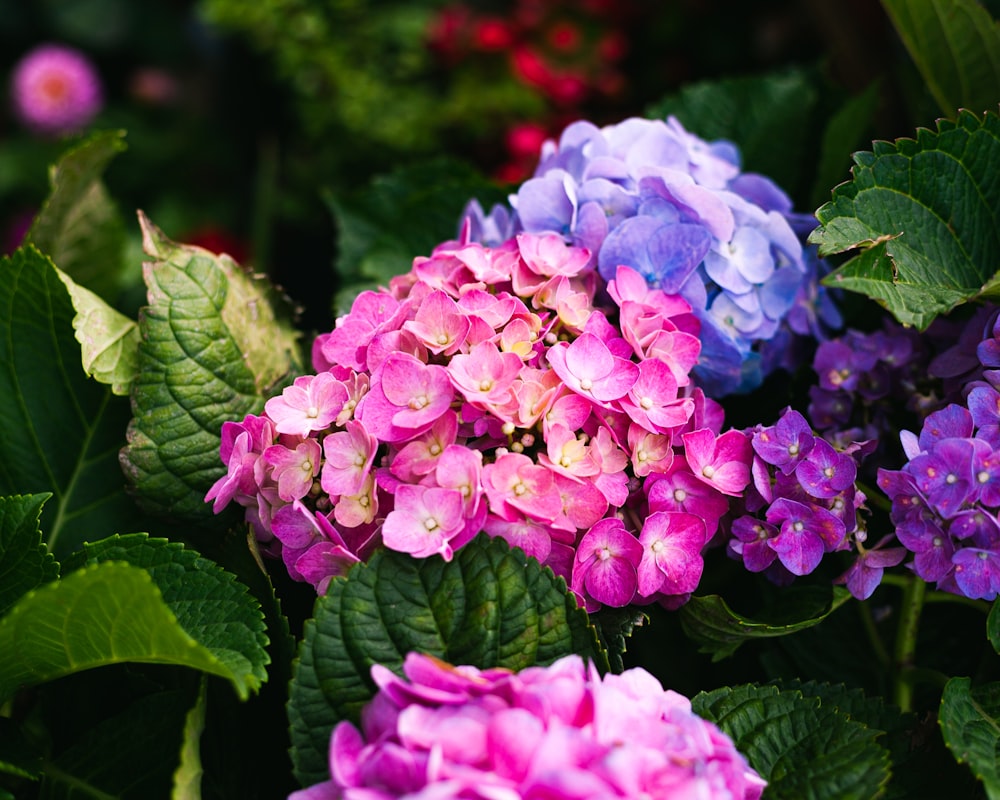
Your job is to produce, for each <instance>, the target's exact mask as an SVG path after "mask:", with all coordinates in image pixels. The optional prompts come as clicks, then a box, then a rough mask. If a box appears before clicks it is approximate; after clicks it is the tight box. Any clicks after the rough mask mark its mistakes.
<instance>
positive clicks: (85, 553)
mask: <svg viewBox="0 0 1000 800" xmlns="http://www.w3.org/2000/svg"><path fill="white" fill-rule="evenodd" d="M105 562H126V563H128V564H132V565H133V566H136V567H142V568H143V569H144V570H146V572H148V573H149V575H150V577H152V579H153V582H154V583H155V584H156V585H157V587H158V588H159V590H160V593H161V594H162V596H163V601H164V602H165V603H166V604H167V607H168V608H169V609H170V610H171V611H172V612H173V613H174V614H175V615H176V617H177V622H178V623H179V624H180V626H181V627H182V628H183V629H184V630H185V631H186V632H187V633H188V634H189V635H190V636H191V637H192V638H193V639H194V640H195V641H197V642H198V643H199V644H200V645H202V646H203V647H205V648H206V649H208V650H210V651H211V652H212V654H213V655H214V656H215V658H217V659H218V660H219V661H220V662H222V663H223V664H225V665H226V666H227V668H228V669H229V672H230V673H232V674H233V675H236V676H239V683H238V687H239V686H247V687H251V688H254V689H256V687H257V686H259V685H260V684H262V683H264V682H265V681H266V680H267V670H266V666H267V663H268V660H269V658H268V655H267V650H266V647H267V643H268V639H267V634H266V633H265V630H264V617H263V613H262V612H261V610H260V604H259V603H258V602H257V600H256V598H254V597H253V596H252V595H251V594H250V593H249V591H247V587H246V586H244V585H243V584H242V583H240V582H239V581H237V580H236V579H235V577H234V576H233V575H232V574H231V573H229V572H226V571H225V570H223V569H222V568H221V567H219V565H218V564H216V563H215V562H214V561H210V560H209V559H207V558H203V557H202V556H201V555H199V554H198V553H197V552H195V551H194V550H190V549H187V548H185V547H184V546H183V545H182V544H180V543H179V542H171V541H168V540H166V539H151V538H149V537H148V536H147V535H146V534H144V533H133V534H129V535H127V536H109V537H108V538H106V539H101V540H100V541H98V542H95V543H93V544H86V545H84V547H83V549H82V550H80V551H79V552H77V553H74V554H73V556H71V557H70V558H69V559H68V560H67V561H65V562H64V564H63V569H64V571H65V572H69V571H70V570H74V569H79V568H81V567H83V566H85V565H88V566H92V565H95V564H101V563H105ZM240 694H241V696H246V692H245V691H242V690H241V691H240Z"/></svg>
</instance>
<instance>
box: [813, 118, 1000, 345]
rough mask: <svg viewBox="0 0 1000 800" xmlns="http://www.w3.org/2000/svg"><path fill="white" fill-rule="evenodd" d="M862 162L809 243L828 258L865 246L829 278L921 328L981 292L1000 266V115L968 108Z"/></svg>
mask: <svg viewBox="0 0 1000 800" xmlns="http://www.w3.org/2000/svg"><path fill="white" fill-rule="evenodd" d="M854 162H855V166H854V168H853V169H852V176H853V177H852V180H851V181H850V182H849V183H844V184H841V185H840V186H838V187H837V188H836V189H834V191H833V199H832V200H831V201H830V202H829V203H827V204H826V205H824V206H822V207H821V208H820V209H819V210H818V211H817V212H816V216H817V218H818V219H819V221H820V223H821V226H820V227H819V228H817V229H816V230H815V231H813V233H812V234H811V235H810V237H809V240H810V241H811V242H813V243H814V244H818V245H819V249H820V255H829V254H831V253H840V252H844V251H847V250H853V249H857V248H861V249H862V252H861V253H860V254H859V255H857V256H856V257H855V258H853V259H851V260H850V261H848V262H847V263H846V264H845V265H844V266H842V267H841V268H840V269H838V270H836V271H835V272H833V273H831V274H830V275H828V276H827V277H826V279H825V280H824V282H825V283H826V284H827V285H828V286H832V287H837V288H843V289H850V290H852V291H857V292H861V293H862V294H866V295H868V296H869V297H871V298H873V299H874V300H876V301H877V302H879V303H881V304H882V305H884V306H885V307H886V308H887V309H888V310H889V311H890V312H892V313H893V314H894V315H895V317H896V319H898V320H899V321H900V322H902V323H904V324H907V325H915V326H917V327H920V328H925V327H926V326H927V325H929V324H930V323H931V322H932V321H933V320H934V318H935V317H936V316H938V315H939V314H944V313H946V312H948V311H950V310H951V309H952V308H954V307H955V306H957V305H959V304H960V303H963V302H966V301H969V300H974V299H976V298H978V297H980V296H981V295H982V293H983V290H984V287H985V286H986V285H987V284H989V283H990V281H991V280H992V279H993V277H994V276H995V275H996V273H997V272H998V270H1000V257H998V255H997V254H998V253H1000V116H998V115H997V113H996V112H994V111H991V112H988V113H986V114H985V115H983V116H977V115H975V114H972V113H971V112H962V113H961V114H960V115H959V117H958V121H957V122H950V121H948V120H939V121H938V126H937V130H936V131H930V130H926V129H921V130H919V131H918V132H917V138H916V139H899V140H897V141H896V142H895V143H890V142H875V144H874V150H873V152H864V153H856V154H855V156H854Z"/></svg>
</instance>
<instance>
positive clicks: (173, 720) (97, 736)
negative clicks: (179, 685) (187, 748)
mask: <svg viewBox="0 0 1000 800" xmlns="http://www.w3.org/2000/svg"><path fill="white" fill-rule="evenodd" d="M190 704H191V698H190V696H189V693H188V692H185V691H181V690H171V691H164V692H158V693H156V694H151V695H148V696H146V697H142V698H139V699H138V700H135V701H134V702H133V703H131V704H130V705H129V706H127V707H126V708H125V709H124V710H123V711H121V712H120V713H118V714H116V715H115V716H113V717H111V718H110V719H106V720H103V721H102V722H101V723H100V724H98V725H96V726H95V727H94V728H93V729H92V730H90V731H88V732H87V733H86V734H84V735H83V736H82V737H81V738H80V739H79V740H78V741H76V742H74V743H73V745H72V746H70V747H68V748H67V749H66V750H64V751H63V752H60V753H59V754H58V755H57V756H55V757H54V758H53V759H52V760H51V761H49V762H47V763H46V764H45V777H44V779H43V793H42V797H43V798H44V800H89V799H90V798H94V799H95V800H97V799H98V798H99V800H111V799H113V800H149V798H153V797H168V796H169V792H170V788H171V783H172V776H173V773H174V770H175V769H177V766H178V763H179V761H180V756H179V753H180V749H181V739H182V733H183V730H184V725H185V720H186V717H187V714H188V710H189V708H190ZM194 798H195V799H196V798H197V795H194Z"/></svg>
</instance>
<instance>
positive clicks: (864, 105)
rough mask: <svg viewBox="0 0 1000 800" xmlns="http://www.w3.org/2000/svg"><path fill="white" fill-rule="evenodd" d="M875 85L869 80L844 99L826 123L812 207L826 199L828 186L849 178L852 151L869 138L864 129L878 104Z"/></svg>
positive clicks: (814, 181) (828, 190)
mask: <svg viewBox="0 0 1000 800" xmlns="http://www.w3.org/2000/svg"><path fill="white" fill-rule="evenodd" d="M878 89H879V84H878V82H877V81H876V82H875V83H872V84H871V85H870V86H869V87H868V88H867V89H865V90H864V91H863V92H861V93H860V94H858V95H855V96H854V97H851V98H850V99H849V100H847V102H845V103H844V104H843V105H842V106H841V107H840V108H839V109H837V111H836V113H834V114H833V116H832V117H830V119H829V121H828V122H827V123H826V128H825V129H824V131H823V141H822V144H821V145H820V158H819V165H818V167H817V169H816V177H815V178H814V180H813V190H812V195H811V197H812V203H811V207H812V208H816V207H817V206H820V205H822V204H823V203H825V202H826V201H827V200H829V199H830V190H831V187H833V186H836V185H837V184H839V183H841V182H842V181H845V180H847V179H848V177H849V175H848V173H849V169H850V166H851V153H853V152H854V151H855V150H857V149H858V148H859V147H861V146H863V145H864V144H866V143H867V141H868V139H866V137H865V133H866V131H868V129H869V128H870V127H871V124H872V115H873V114H874V112H875V108H876V106H877V105H878V100H879V92H878ZM869 138H870V137H869Z"/></svg>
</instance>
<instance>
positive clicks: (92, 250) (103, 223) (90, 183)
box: [25, 131, 126, 300]
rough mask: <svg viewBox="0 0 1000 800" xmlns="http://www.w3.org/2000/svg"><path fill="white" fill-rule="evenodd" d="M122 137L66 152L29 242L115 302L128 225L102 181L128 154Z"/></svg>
mask: <svg viewBox="0 0 1000 800" xmlns="http://www.w3.org/2000/svg"><path fill="white" fill-rule="evenodd" d="M124 137H125V133H124V131H104V132H101V133H96V134H94V135H92V136H91V137H90V138H88V139H86V140H85V141H83V142H82V143H81V144H79V145H77V146H75V147H74V148H73V149H71V150H69V151H67V152H66V153H64V154H63V156H62V157H61V158H60V159H59V161H58V163H57V164H55V165H54V166H53V167H52V168H51V170H50V173H49V180H50V183H51V185H52V188H51V192H50V194H49V197H48V199H47V200H46V201H45V204H44V205H43V206H42V210H41V211H40V212H39V214H38V217H37V218H36V219H35V221H34V223H33V224H32V226H31V229H30V230H29V231H28V234H27V237H26V239H25V241H26V242H28V243H30V244H33V245H35V246H36V247H37V248H38V249H39V250H41V251H42V252H44V253H46V254H47V255H48V256H50V257H51V258H52V260H53V261H54V262H55V263H56V265H57V266H58V267H59V269H61V270H62V271H63V272H65V273H66V274H68V275H69V276H70V277H71V278H72V279H73V280H74V281H76V282H77V283H80V284H82V285H84V286H86V287H87V288H88V289H90V290H92V291H93V292H96V293H97V294H99V295H100V296H102V297H104V298H106V299H109V300H113V299H115V296H116V295H117V293H118V288H119V278H120V276H121V272H122V268H123V266H124V263H123V257H124V253H125V242H126V235H125V225H124V223H123V221H122V219H121V216H120V215H119V213H118V210H117V208H116V207H115V205H114V203H112V201H111V199H110V198H109V197H108V193H107V190H106V189H105V188H104V184H103V183H102V182H101V175H102V174H103V173H104V170H105V169H106V168H107V166H108V164H109V163H110V161H111V159H112V158H114V157H115V156H116V155H117V154H118V153H120V152H121V151H123V150H124V149H125V140H124Z"/></svg>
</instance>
